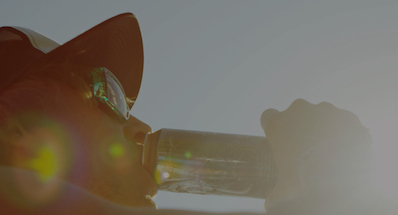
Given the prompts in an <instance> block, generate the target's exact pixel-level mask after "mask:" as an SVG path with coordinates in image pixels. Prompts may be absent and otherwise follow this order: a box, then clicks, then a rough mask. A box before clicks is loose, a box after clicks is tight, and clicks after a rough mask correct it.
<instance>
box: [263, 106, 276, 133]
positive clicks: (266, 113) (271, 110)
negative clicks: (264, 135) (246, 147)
mask: <svg viewBox="0 0 398 215" xmlns="http://www.w3.org/2000/svg"><path fill="white" fill-rule="evenodd" d="M274 113H279V111H278V110H277V109H274V108H269V109H267V110H265V111H264V112H263V113H262V114H261V120H260V122H261V127H262V128H263V130H264V132H265V131H266V125H267V121H268V119H269V118H270V117H271V115H273V114H274Z"/></svg>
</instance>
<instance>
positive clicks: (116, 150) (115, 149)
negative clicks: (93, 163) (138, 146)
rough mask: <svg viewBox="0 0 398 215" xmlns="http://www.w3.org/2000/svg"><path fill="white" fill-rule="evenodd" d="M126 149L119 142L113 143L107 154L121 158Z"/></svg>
mask: <svg viewBox="0 0 398 215" xmlns="http://www.w3.org/2000/svg"><path fill="white" fill-rule="evenodd" d="M125 152H126V150H125V148H124V146H123V145H122V144H120V143H114V144H112V145H111V146H110V147H109V154H110V155H111V156H112V157H113V158H121V157H123V155H124V154H125Z"/></svg>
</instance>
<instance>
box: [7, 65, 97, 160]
mask: <svg viewBox="0 0 398 215" xmlns="http://www.w3.org/2000/svg"><path fill="white" fill-rule="evenodd" d="M91 70H92V67H88V66H83V65H76V64H68V63H64V64H54V65H46V66H44V67H42V68H38V69H35V70H31V71H28V72H27V73H26V75H25V76H24V77H23V78H21V79H19V80H18V81H16V82H15V83H13V84H12V85H11V86H9V87H8V88H7V89H6V90H3V92H2V93H1V94H0V165H10V164H11V163H10V162H11V159H12V154H13V153H12V146H11V145H10V143H9V141H8V140H9V137H10V133H12V132H17V133H19V134H20V132H21V130H29V129H31V128H34V127H35V126H38V125H40V124H41V123H45V121H46V120H45V119H46V118H48V117H49V116H50V115H51V113H52V112H53V111H55V110H58V111H59V110H62V111H68V107H65V105H64V104H65V102H68V101H65V100H67V99H70V98H74V101H76V99H81V100H82V101H83V102H84V103H86V104H87V105H92V106H96V105H97V101H96V100H95V99H94V98H93V95H92V90H91V89H90V86H89V85H88V83H87V81H85V76H86V75H87V74H88V73H89V72H91ZM66 94H72V95H71V96H66ZM69 102H73V101H69ZM32 113H34V114H32Z"/></svg>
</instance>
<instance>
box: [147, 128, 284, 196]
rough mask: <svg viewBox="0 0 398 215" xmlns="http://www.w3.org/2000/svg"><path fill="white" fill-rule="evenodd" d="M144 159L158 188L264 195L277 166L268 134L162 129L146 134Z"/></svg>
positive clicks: (270, 188) (270, 187) (232, 194)
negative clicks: (262, 135) (261, 135)
mask: <svg viewBox="0 0 398 215" xmlns="http://www.w3.org/2000/svg"><path fill="white" fill-rule="evenodd" d="M142 163H143V165H144V167H145V168H146V169H147V170H148V171H149V172H150V173H152V174H153V177H154V178H155V181H156V183H157V185H158V189H159V190H164V191H171V192H178V193H192V194H209V195H227V196H241V197H243V196H245V197H252V198H262V199H265V197H266V196H267V194H268V193H269V191H271V190H272V188H273V187H274V186H275V183H276V177H277V169H276V167H275V162H274V159H273V156H272V150H271V148H270V145H269V143H268V141H267V139H266V138H265V137H260V136H249V135H236V134H223V133H213V132H202V131H187V130H177V129H167V128H164V129H161V130H159V131H157V132H155V133H152V134H149V135H147V137H146V140H145V143H144V146H143V156H142Z"/></svg>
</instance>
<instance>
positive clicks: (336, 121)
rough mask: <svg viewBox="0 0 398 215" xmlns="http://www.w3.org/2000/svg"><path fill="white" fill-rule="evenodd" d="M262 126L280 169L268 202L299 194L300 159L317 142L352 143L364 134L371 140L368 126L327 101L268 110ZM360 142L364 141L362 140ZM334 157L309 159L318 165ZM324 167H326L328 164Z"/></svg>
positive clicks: (317, 173)
mask: <svg viewBox="0 0 398 215" xmlns="http://www.w3.org/2000/svg"><path fill="white" fill-rule="evenodd" d="M261 126H262V127H263V129H264V132H265V135H266V137H267V139H268V141H269V143H270V145H271V148H272V151H273V155H274V159H275V162H276V166H277V168H278V171H279V173H278V179H277V184H276V186H275V188H274V190H273V191H271V193H270V195H269V197H268V198H267V205H269V204H270V203H271V204H272V203H277V202H279V201H282V200H287V199H290V198H295V197H297V196H298V195H300V193H301V192H302V191H303V181H302V179H301V178H300V175H299V165H300V162H301V160H300V159H301V158H302V155H303V153H305V152H307V151H308V150H309V149H310V148H313V147H314V146H316V145H318V144H325V143H326V144H337V142H349V141H347V140H350V141H351V142H355V141H352V140H353V138H352V137H364V136H366V138H365V139H366V141H367V142H371V140H370V139H369V138H370V136H369V133H368V129H366V128H365V127H364V126H363V125H362V124H361V122H360V121H359V119H358V117H357V116H355V115H354V114H353V113H351V112H349V111H346V110H342V109H339V108H336V107H335V106H333V105H332V104H330V103H327V102H322V103H320V104H317V105H313V104H310V103H309V102H307V101H305V100H303V99H297V100H295V101H294V102H293V103H292V104H291V105H290V107H289V108H288V109H286V110H285V111H282V112H278V111H277V110H275V109H268V110H266V111H264V113H263V114H262V116H261ZM360 139H361V138H360ZM357 140H359V139H357ZM357 142H358V141H357ZM359 142H363V139H361V141H359ZM327 153H328V151H327ZM348 157H350V155H349V156H348ZM334 158H336V157H333V156H319V157H316V159H318V160H316V159H315V160H311V162H313V163H315V164H316V165H317V167H318V166H320V165H321V164H322V165H323V164H325V163H334V161H335V160H333V159H334ZM327 159H329V160H327ZM325 166H326V167H329V166H328V164H326V165H325ZM322 171H325V172H328V169H327V168H323V169H322ZM314 174H315V175H317V176H318V175H321V174H324V173H323V172H321V171H319V172H315V173H314ZM321 178H322V177H321Z"/></svg>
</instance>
